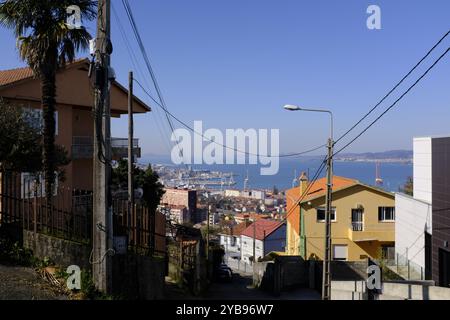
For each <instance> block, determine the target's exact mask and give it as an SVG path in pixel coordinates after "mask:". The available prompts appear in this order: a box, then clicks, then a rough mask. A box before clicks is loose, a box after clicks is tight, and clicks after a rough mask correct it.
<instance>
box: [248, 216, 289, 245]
mask: <svg viewBox="0 0 450 320" xmlns="http://www.w3.org/2000/svg"><path fill="white" fill-rule="evenodd" d="M253 223H255V226H253ZM253 223H252V224H251V225H250V226H248V227H247V228H246V229H245V230H244V231H242V233H241V235H243V236H247V237H250V238H253V234H255V238H256V239H257V240H264V239H265V238H267V237H268V236H269V235H270V234H272V233H273V232H274V231H275V230H277V229H278V228H279V227H281V226H282V225H283V223H284V222H283V221H274V220H265V219H261V220H256V222H253ZM254 229H256V230H254Z"/></svg>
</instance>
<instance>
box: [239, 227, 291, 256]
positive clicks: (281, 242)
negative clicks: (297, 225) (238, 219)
mask: <svg viewBox="0 0 450 320" xmlns="http://www.w3.org/2000/svg"><path fill="white" fill-rule="evenodd" d="M253 244H254V246H255V257H256V260H258V259H260V258H264V257H265V256H266V255H267V254H269V253H270V252H272V251H285V248H286V224H285V222H284V221H276V220H265V219H260V220H257V221H255V222H253V223H252V224H251V225H250V226H248V227H247V228H246V229H245V230H244V231H242V234H241V260H243V261H244V262H245V263H247V264H250V263H252V260H253Z"/></svg>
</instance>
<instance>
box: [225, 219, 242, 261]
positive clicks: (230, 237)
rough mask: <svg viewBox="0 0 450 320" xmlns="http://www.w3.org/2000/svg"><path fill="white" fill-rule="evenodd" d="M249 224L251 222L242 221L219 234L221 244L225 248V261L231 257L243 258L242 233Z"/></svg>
mask: <svg viewBox="0 0 450 320" xmlns="http://www.w3.org/2000/svg"><path fill="white" fill-rule="evenodd" d="M248 226H249V222H242V223H239V224H236V225H232V226H229V227H228V228H225V232H223V233H221V234H219V237H220V245H221V246H223V248H224V250H225V261H228V260H229V258H233V259H238V260H240V259H241V233H242V231H244V230H245V229H246V228H247V227H248Z"/></svg>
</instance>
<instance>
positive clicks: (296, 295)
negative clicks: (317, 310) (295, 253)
mask: <svg viewBox="0 0 450 320" xmlns="http://www.w3.org/2000/svg"><path fill="white" fill-rule="evenodd" d="M206 300H320V294H319V293H318V292H317V291H315V290H311V289H307V288H298V289H294V290H290V291H284V292H282V293H281V294H280V295H279V296H275V295H273V294H271V293H269V292H266V291H263V290H260V289H254V288H252V276H251V275H248V274H243V273H234V274H233V280H232V281H231V282H228V283H227V282H224V283H213V284H212V285H211V287H210V289H209V292H208V296H207V297H206Z"/></svg>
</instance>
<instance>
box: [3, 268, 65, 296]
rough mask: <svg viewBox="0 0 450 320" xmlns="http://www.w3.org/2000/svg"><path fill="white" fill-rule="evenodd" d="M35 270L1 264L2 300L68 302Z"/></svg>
mask: <svg viewBox="0 0 450 320" xmlns="http://www.w3.org/2000/svg"><path fill="white" fill-rule="evenodd" d="M67 299H68V298H67V296H64V295H61V294H58V293H56V292H55V291H54V290H53V288H52V287H51V286H50V284H49V283H47V282H46V281H45V280H44V279H42V278H41V277H40V276H39V275H38V274H37V273H36V272H35V271H34V270H33V269H31V268H25V267H18V266H8V265H2V264H0V300H67Z"/></svg>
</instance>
